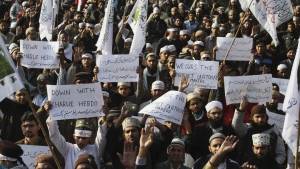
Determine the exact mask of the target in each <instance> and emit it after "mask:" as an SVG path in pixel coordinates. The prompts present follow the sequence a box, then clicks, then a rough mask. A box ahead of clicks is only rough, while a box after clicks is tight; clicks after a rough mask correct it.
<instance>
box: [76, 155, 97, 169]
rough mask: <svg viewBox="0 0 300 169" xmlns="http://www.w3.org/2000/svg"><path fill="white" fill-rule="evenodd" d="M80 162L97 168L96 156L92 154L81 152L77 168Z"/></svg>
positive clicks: (94, 168) (92, 168) (93, 168)
mask: <svg viewBox="0 0 300 169" xmlns="http://www.w3.org/2000/svg"><path fill="white" fill-rule="evenodd" d="M80 164H87V165H89V167H91V169H97V164H96V162H95V158H94V156H92V155H90V154H80V155H79V156H78V159H77V160H76V162H75V168H76V167H77V166H79V165H80Z"/></svg>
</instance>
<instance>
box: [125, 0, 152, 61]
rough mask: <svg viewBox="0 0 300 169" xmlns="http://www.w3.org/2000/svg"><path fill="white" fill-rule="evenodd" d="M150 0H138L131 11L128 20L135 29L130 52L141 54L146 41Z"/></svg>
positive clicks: (133, 29)
mask: <svg viewBox="0 0 300 169" xmlns="http://www.w3.org/2000/svg"><path fill="white" fill-rule="evenodd" d="M147 9H148V0H137V1H136V3H135V4H134V6H133V8H132V11H131V12H130V14H129V16H128V19H127V22H128V24H129V25H130V27H131V29H132V31H133V34H134V35H133V39H132V44H131V48H130V52H129V53H130V54H136V55H139V54H140V53H141V52H142V50H143V47H144V45H145V43H146V23H147Z"/></svg>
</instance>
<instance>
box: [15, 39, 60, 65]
mask: <svg viewBox="0 0 300 169" xmlns="http://www.w3.org/2000/svg"><path fill="white" fill-rule="evenodd" d="M58 49H59V43H58V42H47V41H25V40H21V41H20V51H21V53H23V57H22V59H21V64H22V66H25V67H28V68H37V69H44V68H46V69H57V68H59V58H58V57H57V52H58Z"/></svg>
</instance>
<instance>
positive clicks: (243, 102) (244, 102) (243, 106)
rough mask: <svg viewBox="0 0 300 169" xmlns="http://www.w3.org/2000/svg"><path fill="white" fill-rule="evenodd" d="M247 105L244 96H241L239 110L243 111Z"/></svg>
mask: <svg viewBox="0 0 300 169" xmlns="http://www.w3.org/2000/svg"><path fill="white" fill-rule="evenodd" d="M247 105H248V101H247V98H246V97H245V96H243V97H242V99H241V103H240V107H239V110H240V111H242V112H245V110H246V107H247Z"/></svg>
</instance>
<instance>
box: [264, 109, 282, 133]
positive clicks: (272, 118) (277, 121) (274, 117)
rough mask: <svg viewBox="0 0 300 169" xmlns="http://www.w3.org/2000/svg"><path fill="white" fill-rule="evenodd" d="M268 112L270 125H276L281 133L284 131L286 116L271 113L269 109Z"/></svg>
mask: <svg viewBox="0 0 300 169" xmlns="http://www.w3.org/2000/svg"><path fill="white" fill-rule="evenodd" d="M266 111H267V115H268V123H269V124H271V125H275V126H276V127H277V128H278V129H279V131H280V133H281V132H282V129H283V123H284V115H283V114H277V113H273V112H270V111H269V110H268V109H266Z"/></svg>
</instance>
